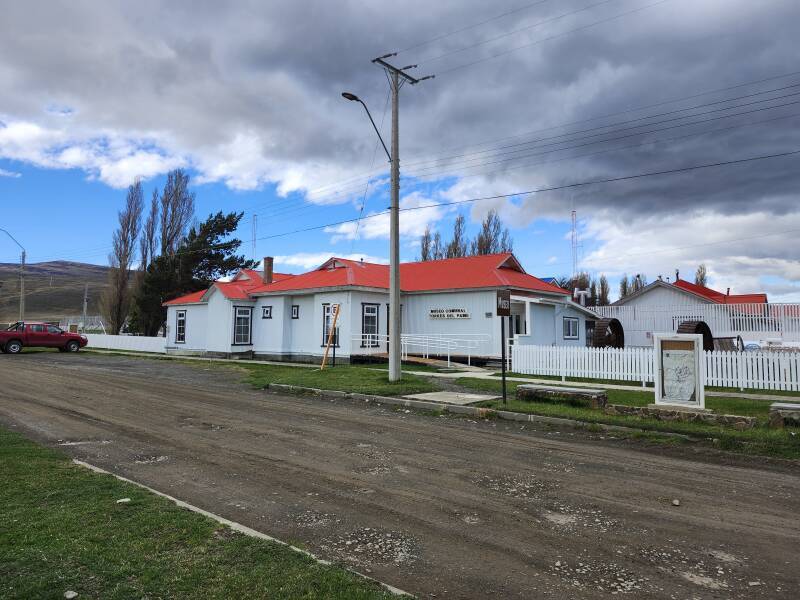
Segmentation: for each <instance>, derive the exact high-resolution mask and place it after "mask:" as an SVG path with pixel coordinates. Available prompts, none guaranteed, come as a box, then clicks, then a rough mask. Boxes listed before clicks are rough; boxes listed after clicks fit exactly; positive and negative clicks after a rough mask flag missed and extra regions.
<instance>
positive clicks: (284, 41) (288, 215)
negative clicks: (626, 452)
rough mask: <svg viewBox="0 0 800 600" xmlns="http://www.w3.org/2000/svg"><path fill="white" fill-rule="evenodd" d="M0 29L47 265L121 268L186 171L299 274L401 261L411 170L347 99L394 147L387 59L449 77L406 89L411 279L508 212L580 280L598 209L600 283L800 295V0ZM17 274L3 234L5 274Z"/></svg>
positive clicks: (200, 210)
mask: <svg viewBox="0 0 800 600" xmlns="http://www.w3.org/2000/svg"><path fill="white" fill-rule="evenodd" d="M0 10H1V11H2V19H0V208H2V218H1V219H0V222H2V224H1V225H0V227H2V228H3V229H7V230H8V231H9V232H10V233H11V234H12V235H13V236H14V237H15V238H16V239H17V240H19V241H20V243H22V244H23V246H25V248H26V250H27V254H28V261H29V262H40V261H46V260H59V259H62V260H75V261H82V262H90V263H96V264H107V261H108V252H109V250H110V246H111V235H112V232H113V230H114V227H115V223H116V218H117V217H116V215H117V211H118V210H119V209H120V208H121V206H122V203H123V202H124V197H125V191H126V188H127V186H128V185H130V184H131V183H132V182H133V181H134V180H135V179H137V178H138V179H141V180H142V182H143V185H144V188H145V193H146V197H149V194H150V193H151V192H152V190H153V189H160V188H161V186H163V182H164V179H165V175H166V173H167V172H168V171H169V170H171V169H175V168H183V169H185V170H186V171H187V172H188V173H190V175H191V177H192V187H193V190H194V192H195V193H196V197H197V210H196V214H197V218H198V219H202V218H204V217H205V216H207V215H208V214H209V213H211V212H216V211H219V210H222V211H241V212H244V217H243V219H242V222H241V225H240V228H239V231H238V233H237V235H238V237H240V238H241V239H242V240H243V242H244V243H243V246H242V249H243V252H244V253H245V254H247V255H248V256H250V255H253V256H254V257H256V258H260V257H263V256H267V255H269V256H274V257H275V262H276V265H275V268H276V270H278V271H283V272H301V271H304V270H308V269H311V268H314V267H315V266H318V265H319V264H321V263H322V262H324V261H325V260H326V259H327V258H328V257H330V256H334V255H335V256H340V257H355V258H364V259H365V260H371V261H375V262H385V260H386V258H387V256H388V218H387V216H386V215H383V214H379V213H383V212H384V211H385V210H386V208H387V207H388V204H389V200H388V162H387V159H386V156H385V154H384V153H383V150H382V148H381V147H380V146H379V144H378V142H377V137H376V136H375V132H374V131H373V130H372V127H371V125H370V124H369V121H368V119H367V117H366V115H365V114H364V111H363V109H362V108H361V106H359V105H358V104H357V103H354V102H348V101H346V100H344V99H343V98H342V97H341V93H342V92H343V91H349V92H352V93H355V94H358V95H359V96H360V97H361V98H362V99H363V100H364V102H365V103H366V104H367V106H368V107H369V108H370V111H371V112H372V115H373V117H374V118H375V121H376V123H377V124H378V125H379V127H380V128H381V131H382V135H383V137H384V139H385V140H386V142H387V144H388V143H389V138H390V127H389V121H390V111H388V112H387V106H388V89H389V88H388V84H387V80H386V77H385V74H384V73H383V72H382V70H381V69H380V68H378V67H377V66H376V65H374V64H372V62H371V59H373V58H375V57H377V56H381V55H384V54H387V53H390V52H397V55H396V56H393V57H391V58H390V59H388V60H390V61H392V62H393V64H396V65H397V66H401V67H402V66H406V65H417V67H415V68H414V69H412V70H411V71H410V72H412V73H414V74H415V75H416V76H420V77H421V76H424V75H435V78H433V79H429V80H426V81H423V82H421V83H419V84H417V85H410V84H408V85H405V86H404V87H403V88H402V89H401V92H400V166H401V207H402V208H403V209H404V210H403V211H402V214H401V255H402V259H403V260H414V259H416V258H417V257H418V255H419V236H420V234H421V233H422V232H423V231H424V229H425V227H426V226H429V227H431V228H432V229H433V230H434V231H439V232H440V233H441V234H442V236H443V238H445V239H447V238H448V237H449V235H450V233H451V231H452V223H453V220H454V219H455V218H456V216H457V215H458V214H463V215H465V217H466V218H467V223H468V229H469V233H470V234H471V235H474V234H475V232H476V231H477V228H478V227H479V223H480V221H481V219H483V218H484V217H485V215H486V213H487V211H489V210H490V209H495V210H497V211H498V213H499V215H500V217H501V219H502V220H503V223H504V224H505V226H507V227H508V228H509V229H510V232H511V236H512V238H513V241H514V251H515V254H516V255H517V256H518V258H519V259H520V260H521V262H522V264H523V266H524V267H525V269H526V270H527V271H528V272H529V273H532V274H534V275H538V276H562V275H570V274H571V272H572V250H571V243H570V233H571V213H572V211H573V210H574V211H576V215H577V230H578V239H579V244H578V267H579V270H587V271H589V272H591V273H593V274H595V275H600V274H601V273H602V274H606V275H607V277H608V278H609V280H610V281H611V284H612V291H613V292H616V289H617V282H618V280H619V278H620V277H621V276H623V274H628V275H632V274H635V273H642V274H644V275H645V276H646V277H647V278H648V279H649V280H651V281H652V280H653V279H655V278H656V277H658V276H659V275H661V276H663V277H665V278H666V277H669V278H670V279H674V276H675V271H676V270H680V273H681V276H682V277H683V278H686V279H692V278H693V273H694V271H695V269H696V268H697V266H698V264H700V263H704V264H705V265H706V266H707V269H708V273H709V284H710V285H711V286H712V287H716V288H718V289H720V290H723V291H724V290H725V289H727V288H731V291H732V292H733V293H748V292H758V291H764V292H767V293H768V294H769V298H770V301H772V302H782V301H783V302H800V244H799V243H798V242H797V240H798V236H799V235H800V202H798V199H799V196H798V194H799V193H800V192H799V190H798V183H800V154H797V152H798V151H800V130H798V125H800V60H798V58H799V56H798V52H797V43H796V32H797V23H798V22H800V4H798V3H797V2H794V1H792V0H763V1H759V2H752V1H751V0H660V1H659V0H540V1H538V2H529V1H528V2H526V1H525V0H518V1H511V0H503V1H498V2H483V1H478V0H440V1H438V2H435V3H431V2H421V1H417V0H413V1H399V2H392V3H389V2H385V1H384V2H377V1H376V2H367V1H361V2H355V1H350V2H345V1H340V2H329V1H324V0H319V1H297V0H295V1H290V0H285V1H284V0H274V1H272V2H269V3H264V2H257V1H255V0H254V1H252V2H248V1H240V2H235V3H221V2H211V1H207V2H202V1H201V2H192V3H178V2H166V1H159V0H143V1H141V2H136V3H130V2H121V1H108V2H103V3H98V2H91V1H80V0H77V1H73V2H69V3H54V2H37V1H31V2H24V3H22V2H5V1H3V2H1V3H0ZM793 152H794V154H792V153H793ZM711 165H716V166H711ZM604 180H614V181H605V182H603V181H604ZM492 196H500V197H497V198H491V199H485V198H486V197H492ZM476 199H479V200H476ZM376 215H377V216H376ZM359 216H361V217H362V219H361V220H360V221H353V220H354V219H358V218H359ZM254 220H255V221H256V227H255V237H256V244H255V250H253V244H252V238H253V237H254V226H253V221H254ZM301 230H306V231H301ZM18 259H19V250H18V248H17V246H16V245H14V244H13V242H11V240H9V239H8V238H6V237H5V236H3V234H2V233H0V262H14V261H17V260H18Z"/></svg>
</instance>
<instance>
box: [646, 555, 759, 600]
mask: <svg viewBox="0 0 800 600" xmlns="http://www.w3.org/2000/svg"><path fill="white" fill-rule="evenodd" d="M639 557H640V558H643V559H644V560H645V561H647V562H649V563H650V564H652V565H654V566H656V567H657V568H658V569H660V570H662V571H668V572H674V573H677V574H678V575H680V577H681V578H683V579H685V580H686V581H688V582H690V583H692V584H694V585H696V586H698V587H702V588H705V589H708V590H728V592H729V594H730V597H734V595H735V594H734V591H735V590H736V589H739V590H741V591H744V590H747V589H748V588H753V587H758V586H760V585H761V582H760V581H756V584H755V585H751V583H752V582H753V578H748V577H747V574H746V573H742V572H741V568H742V566H743V564H742V563H743V560H747V559H740V558H738V557H736V556H734V555H733V554H730V553H728V552H725V551H723V550H719V549H716V548H715V549H712V550H701V549H698V550H697V551H693V550H683V549H681V548H641V549H640V550H639ZM745 595H750V594H749V593H748V594H745Z"/></svg>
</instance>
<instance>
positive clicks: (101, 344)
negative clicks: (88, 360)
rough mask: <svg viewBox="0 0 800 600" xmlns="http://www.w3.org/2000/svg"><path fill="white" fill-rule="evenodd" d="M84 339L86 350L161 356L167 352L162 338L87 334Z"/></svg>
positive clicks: (165, 341) (165, 340) (165, 343)
mask: <svg viewBox="0 0 800 600" xmlns="http://www.w3.org/2000/svg"><path fill="white" fill-rule="evenodd" d="M86 337H87V338H89V345H88V348H99V349H103V350H133V351H136V352H156V353H161V354H164V353H165V352H166V351H167V338H164V337H147V336H143V335H105V334H102V333H87V334H86Z"/></svg>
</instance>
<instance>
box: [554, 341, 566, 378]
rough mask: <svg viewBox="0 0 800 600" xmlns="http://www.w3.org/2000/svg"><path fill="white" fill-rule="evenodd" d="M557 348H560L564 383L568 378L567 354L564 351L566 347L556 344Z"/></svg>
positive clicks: (560, 365)
mask: <svg viewBox="0 0 800 600" xmlns="http://www.w3.org/2000/svg"><path fill="white" fill-rule="evenodd" d="M556 348H558V359H559V360H558V362H559V367H560V368H561V382H562V383H564V382H565V381H566V380H567V355H566V354H565V353H564V347H562V346H556Z"/></svg>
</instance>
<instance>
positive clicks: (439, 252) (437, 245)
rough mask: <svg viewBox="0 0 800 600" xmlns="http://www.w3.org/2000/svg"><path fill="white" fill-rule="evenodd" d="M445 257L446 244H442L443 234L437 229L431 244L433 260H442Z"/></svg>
mask: <svg viewBox="0 0 800 600" xmlns="http://www.w3.org/2000/svg"><path fill="white" fill-rule="evenodd" d="M443 258H444V246H443V245H442V235H441V234H440V233H439V232H438V231H437V232H436V233H435V234H434V235H433V242H432V244H431V260H441V259H443Z"/></svg>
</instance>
